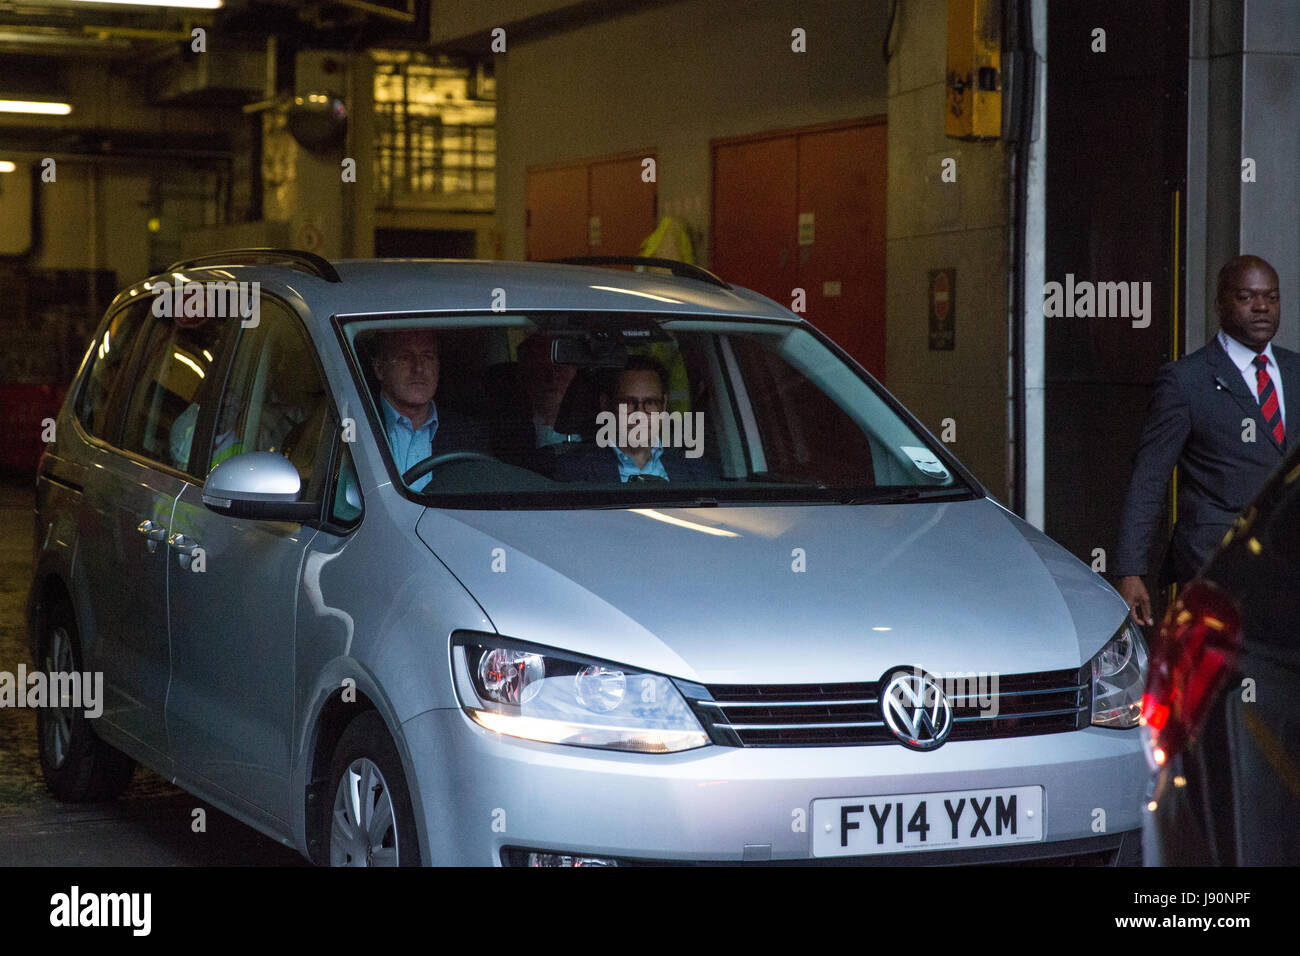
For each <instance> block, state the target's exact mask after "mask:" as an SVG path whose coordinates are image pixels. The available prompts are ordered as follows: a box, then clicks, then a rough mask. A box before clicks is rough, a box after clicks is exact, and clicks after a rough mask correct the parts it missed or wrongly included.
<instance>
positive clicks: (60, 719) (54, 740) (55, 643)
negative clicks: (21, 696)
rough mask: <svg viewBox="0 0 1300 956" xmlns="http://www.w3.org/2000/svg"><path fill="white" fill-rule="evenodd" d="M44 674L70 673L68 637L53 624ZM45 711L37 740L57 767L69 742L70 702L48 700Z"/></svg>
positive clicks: (48, 759) (70, 728) (60, 764)
mask: <svg viewBox="0 0 1300 956" xmlns="http://www.w3.org/2000/svg"><path fill="white" fill-rule="evenodd" d="M45 673H46V676H47V679H49V677H50V676H52V675H54V674H59V673H63V674H70V673H72V638H71V637H70V636H69V635H68V631H67V629H66V628H63V627H56V628H54V629H53V630H52V631H51V632H50V643H49V647H48V649H47V650H46V652H45ZM48 703H49V704H50V706H48V707H47V708H46V710H45V720H44V722H43V724H44V733H43V734H42V738H41V743H42V746H43V747H44V749H45V759H46V761H47V762H48V763H49V765H50V766H51V767H53V768H54V769H56V770H57V769H59V768H60V767H62V766H63V763H64V761H65V760H67V759H68V745H69V743H71V741H72V719H73V710H74V707H73V705H74V704H75V703H76V702H75V701H72V700H69V701H68V702H67V706H64V705H63V701H56V702H48Z"/></svg>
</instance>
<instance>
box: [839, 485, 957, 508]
mask: <svg viewBox="0 0 1300 956" xmlns="http://www.w3.org/2000/svg"><path fill="white" fill-rule="evenodd" d="M973 497H974V494H973V493H972V492H971V490H970V489H969V488H918V487H915V486H913V487H909V488H877V489H875V490H873V491H870V492H868V493H867V494H853V495H849V496H846V497H844V498H841V499H840V504H845V505H895V504H905V503H908V502H912V501H936V500H938V501H943V500H951V501H964V500H969V499H970V498H973Z"/></svg>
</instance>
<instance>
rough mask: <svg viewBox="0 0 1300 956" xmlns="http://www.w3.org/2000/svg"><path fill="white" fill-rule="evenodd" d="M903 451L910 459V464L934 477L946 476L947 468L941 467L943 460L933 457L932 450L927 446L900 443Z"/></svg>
mask: <svg viewBox="0 0 1300 956" xmlns="http://www.w3.org/2000/svg"><path fill="white" fill-rule="evenodd" d="M901 447H902V449H903V452H904V453H905V454H906V455H907V457H908V458H910V459H912V464H914V465H916V467H917V468H919V469H921V471H923V472H925V474H927V475H931V476H933V477H935V478H947V477H948V469H947V468H945V467H943V462H941V461H940V460H939V459H938V458H936V457H934V452H932V451H930V449H928V448H919V447H917V446H916V445H902V446H901Z"/></svg>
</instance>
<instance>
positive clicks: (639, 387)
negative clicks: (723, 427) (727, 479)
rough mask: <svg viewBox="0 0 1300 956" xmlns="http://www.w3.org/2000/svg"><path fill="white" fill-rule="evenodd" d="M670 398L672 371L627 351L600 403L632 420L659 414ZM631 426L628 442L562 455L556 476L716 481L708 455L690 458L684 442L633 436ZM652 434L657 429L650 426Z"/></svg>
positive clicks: (621, 417) (619, 418)
mask: <svg viewBox="0 0 1300 956" xmlns="http://www.w3.org/2000/svg"><path fill="white" fill-rule="evenodd" d="M667 404H668V372H667V371H666V370H665V369H664V367H663V365H662V364H660V363H659V362H658V361H656V360H655V359H653V358H651V357H649V356H644V355H632V356H629V357H628V360H627V365H626V367H624V368H623V369H622V370H621V371H620V372H619V373H618V376H617V377H616V378H615V379H614V380H613V382H612V383H611V384H609V385H607V386H606V388H605V389H604V390H602V392H601V396H600V407H601V410H602V411H604V412H611V413H614V414H615V416H616V419H615V420H616V421H622V422H625V421H627V420H628V419H629V418H630V417H631V416H632V415H633V414H634V413H636V412H642V413H644V414H645V415H648V416H654V415H657V414H658V413H660V412H662V411H664V410H665V408H666V407H667ZM633 431H634V429H632V428H628V429H627V432H628V435H627V438H628V441H627V442H626V444H623V445H618V444H611V445H610V446H609V447H588V448H584V449H580V450H577V451H574V452H572V453H570V454H568V455H563V456H561V457H560V458H559V459H558V460H557V462H556V467H555V477H557V478H558V479H560V480H561V481H602V482H615V481H618V482H629V481H651V482H656V481H716V480H717V478H718V475H717V471H716V470H715V469H714V467H713V465H712V463H711V462H709V461H708V459H707V458H689V457H687V456H686V453H685V452H684V451H683V449H681V448H664V447H662V446H661V445H658V444H654V443H653V441H646V442H645V443H641V442H634V441H633V440H632V432H633ZM651 434H653V432H651Z"/></svg>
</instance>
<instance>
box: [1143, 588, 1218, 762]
mask: <svg viewBox="0 0 1300 956" xmlns="http://www.w3.org/2000/svg"><path fill="white" fill-rule="evenodd" d="M1240 650H1241V615H1240V614H1239V613H1238V611H1237V606H1236V604H1235V602H1234V601H1233V600H1232V598H1231V597H1230V596H1229V595H1228V594H1227V592H1225V591H1223V590H1222V589H1220V588H1218V587H1216V586H1215V585H1213V584H1211V583H1210V582H1208V581H1193V582H1192V583H1191V584H1189V585H1188V586H1187V588H1186V589H1185V590H1184V591H1183V592H1182V594H1180V595H1179V597H1178V600H1177V601H1175V602H1174V605H1173V606H1172V607H1171V608H1170V609H1169V611H1168V613H1167V614H1165V619H1164V621H1163V622H1162V623H1161V625H1160V633H1159V636H1158V637H1157V639H1156V646H1155V648H1154V653H1153V654H1152V657H1151V672H1150V676H1149V677H1148V678H1147V686H1146V692H1145V693H1144V694H1143V695H1142V721H1143V723H1144V724H1145V725H1146V739H1147V756H1148V758H1149V759H1150V761H1151V763H1152V765H1153V766H1155V767H1162V766H1164V765H1165V764H1166V763H1168V762H1169V761H1170V760H1172V759H1173V758H1174V756H1175V755H1177V754H1179V753H1181V752H1182V750H1183V748H1184V747H1186V746H1187V743H1188V742H1189V741H1190V740H1192V739H1193V738H1194V737H1195V736H1196V733H1197V731H1199V730H1200V727H1201V724H1202V722H1203V721H1204V719H1205V714H1206V711H1207V710H1208V709H1209V706H1210V705H1211V704H1212V703H1213V702H1214V698H1215V696H1216V695H1217V694H1218V692H1219V689H1220V688H1221V687H1222V686H1223V682H1224V681H1225V680H1227V679H1228V675H1229V674H1231V673H1232V669H1233V667H1235V666H1236V662H1237V655H1238V653H1239V652H1240Z"/></svg>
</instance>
